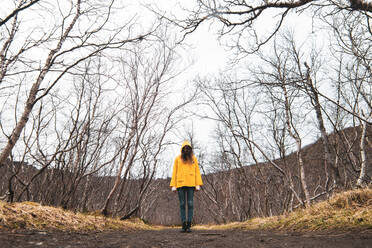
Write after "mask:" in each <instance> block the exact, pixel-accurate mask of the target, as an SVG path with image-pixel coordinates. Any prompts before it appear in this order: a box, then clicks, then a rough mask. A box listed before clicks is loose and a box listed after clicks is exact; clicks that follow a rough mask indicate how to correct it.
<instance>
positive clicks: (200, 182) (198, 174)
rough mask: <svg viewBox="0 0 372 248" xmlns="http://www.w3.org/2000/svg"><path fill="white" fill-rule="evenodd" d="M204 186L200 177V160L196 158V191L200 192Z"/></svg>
mask: <svg viewBox="0 0 372 248" xmlns="http://www.w3.org/2000/svg"><path fill="white" fill-rule="evenodd" d="M202 185H203V181H202V178H201V175H200V168H199V164H198V159H197V158H196V157H195V189H196V190H200V186H202Z"/></svg>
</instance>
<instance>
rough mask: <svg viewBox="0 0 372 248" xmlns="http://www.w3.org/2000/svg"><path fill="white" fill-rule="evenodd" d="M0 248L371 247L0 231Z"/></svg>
mask: <svg viewBox="0 0 372 248" xmlns="http://www.w3.org/2000/svg"><path fill="white" fill-rule="evenodd" d="M0 247H1V248H8V247H9V248H28V247H60V248H73V247H92V248H93V247H107V248H116V247H117V248H119V247H123V248H124V247H128V248H129V247H130V248H133V247H141V248H142V247H153V248H155V247H159V248H160V247H172V248H173V247H175V248H183V247H276V248H278V247H317V248H319V247H327V248H328V247H338V248H343V247H345V248H346V247H347V248H350V247H360V248H368V247H372V230H371V229H370V230H364V231H346V232H331V233H330V232H324V233H322V232H317V233H314V232H312V233H293V232H292V233H283V232H270V231H243V230H223V231H221V230H208V231H206V230H193V232H192V233H180V232H179V230H178V229H165V230H160V231H105V232H97V233H92V232H91V233H76V232H73V233H69V232H60V231H29V230H17V231H4V230H0Z"/></svg>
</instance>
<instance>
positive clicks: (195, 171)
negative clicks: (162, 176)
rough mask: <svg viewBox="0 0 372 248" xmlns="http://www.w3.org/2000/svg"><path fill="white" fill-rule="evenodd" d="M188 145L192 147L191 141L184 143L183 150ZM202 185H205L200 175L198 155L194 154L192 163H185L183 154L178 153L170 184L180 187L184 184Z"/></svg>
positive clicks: (190, 185)
mask: <svg viewBox="0 0 372 248" xmlns="http://www.w3.org/2000/svg"><path fill="white" fill-rule="evenodd" d="M186 145H188V146H190V147H191V145H190V143H189V142H187V141H185V142H183V144H182V147H181V151H182V148H183V147H184V146H186ZM200 185H203V181H202V178H201V175H200V169H199V165H198V160H197V159H196V157H195V156H194V155H193V162H192V163H189V162H188V163H185V162H184V161H183V160H182V158H181V155H178V156H177V157H176V159H175V160H174V164H173V173H172V180H171V182H170V186H171V187H176V188H180V187H183V186H187V187H195V186H200Z"/></svg>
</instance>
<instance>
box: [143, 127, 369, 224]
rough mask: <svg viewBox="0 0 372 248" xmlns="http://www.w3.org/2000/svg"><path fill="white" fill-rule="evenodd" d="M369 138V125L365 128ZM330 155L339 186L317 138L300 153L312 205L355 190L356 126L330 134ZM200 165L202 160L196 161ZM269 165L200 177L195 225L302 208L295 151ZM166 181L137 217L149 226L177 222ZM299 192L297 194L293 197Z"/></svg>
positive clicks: (174, 202)
mask: <svg viewBox="0 0 372 248" xmlns="http://www.w3.org/2000/svg"><path fill="white" fill-rule="evenodd" d="M367 137H370V138H371V137H372V127H370V128H368V129H367ZM329 139H330V141H331V143H332V146H333V147H332V151H333V154H334V156H336V157H337V160H336V162H335V163H336V166H337V171H338V174H339V175H340V178H341V180H340V182H339V184H338V185H336V184H335V183H334V182H335V178H334V177H333V175H332V172H331V169H330V165H327V164H326V163H325V161H324V152H323V145H322V140H321V139H318V140H317V141H316V142H314V143H313V144H309V145H307V146H305V147H303V149H302V151H301V152H302V157H303V161H304V169H305V173H306V182H307V185H308V188H309V192H310V194H311V195H310V197H311V199H312V204H313V203H316V202H318V201H322V200H325V199H327V198H328V197H329V196H331V195H332V194H333V193H334V192H340V191H345V190H350V189H352V188H353V187H354V185H355V182H356V179H357V178H358V175H359V170H360V169H359V168H360V161H361V160H360V147H359V141H360V128H358V127H356V128H347V129H344V130H340V131H338V132H336V133H333V134H330V135H329ZM366 148H367V149H366V155H367V165H368V166H367V167H368V170H367V175H368V178H369V180H371V176H372V147H369V146H367V147H366ZM199 162H200V164H201V166H203V162H209V163H210V161H199ZM273 163H275V164H276V165H277V166H279V167H280V168H281V169H282V171H283V172H284V174H283V173H281V172H279V171H278V170H277V169H276V168H275V167H274V166H273V165H272V164H270V163H269V162H267V163H259V164H251V165H247V166H243V167H240V168H234V167H233V168H232V169H230V170H228V171H222V170H221V171H217V172H215V173H210V174H207V175H203V181H204V186H203V187H202V191H201V192H198V193H196V194H195V203H194V204H195V206H196V207H195V211H196V212H195V215H194V220H195V223H199V224H208V223H215V224H223V223H229V222H235V221H237V222H242V221H246V220H250V219H252V218H255V217H270V216H276V215H282V214H284V213H288V212H291V211H293V210H295V209H297V208H300V207H301V206H302V205H301V203H300V202H299V200H298V198H300V199H302V200H303V199H304V193H303V190H302V187H301V183H300V172H299V167H298V160H297V156H296V153H291V154H288V155H287V156H284V157H283V158H279V159H275V160H274V161H273ZM169 181H170V179H169V178H168V179H161V180H160V179H159V180H156V181H155V182H154V185H153V189H154V191H155V192H157V194H156V195H150V196H149V197H148V198H147V202H150V203H151V204H152V205H151V207H150V208H148V210H147V211H146V212H145V213H143V214H142V216H141V218H143V219H145V220H146V221H148V222H149V223H156V224H161V225H175V224H178V223H179V216H178V215H179V213H178V199H177V195H176V194H173V193H171V192H170V190H169ZM296 194H297V195H296Z"/></svg>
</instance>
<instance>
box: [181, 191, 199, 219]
mask: <svg viewBox="0 0 372 248" xmlns="http://www.w3.org/2000/svg"><path fill="white" fill-rule="evenodd" d="M177 191H178V198H179V200H180V210H181V211H180V212H181V221H182V222H185V221H186V198H187V212H188V213H187V221H188V222H191V221H192V217H193V215H194V191H195V187H181V188H178V189H177Z"/></svg>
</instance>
